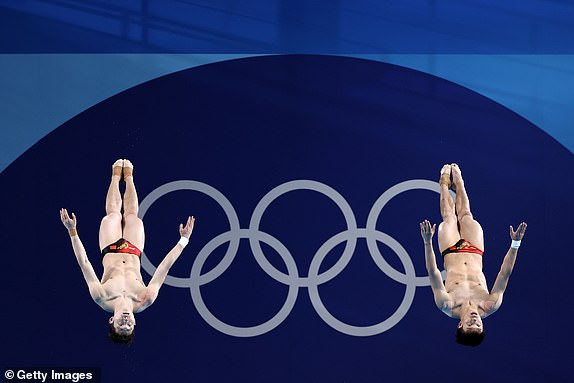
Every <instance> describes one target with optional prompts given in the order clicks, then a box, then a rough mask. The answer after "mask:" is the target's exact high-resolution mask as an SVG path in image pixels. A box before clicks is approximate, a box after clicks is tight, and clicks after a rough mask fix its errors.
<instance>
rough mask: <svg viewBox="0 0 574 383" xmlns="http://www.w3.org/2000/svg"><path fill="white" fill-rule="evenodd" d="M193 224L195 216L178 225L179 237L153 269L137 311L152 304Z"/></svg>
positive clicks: (185, 242) (184, 244)
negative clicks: (153, 271) (141, 303)
mask: <svg viewBox="0 0 574 383" xmlns="http://www.w3.org/2000/svg"><path fill="white" fill-rule="evenodd" d="M194 224H195V218H194V217H188V218H187V223H186V224H185V226H183V224H180V225H179V234H180V235H181V238H180V240H179V242H177V244H176V245H175V246H174V248H173V249H171V251H170V252H169V253H167V255H166V256H165V258H164V259H163V261H161V263H160V264H159V266H158V267H157V269H156V270H155V273H154V274H153V277H152V278H151V280H150V282H149V284H148V286H147V292H146V297H145V298H144V303H143V305H142V306H141V307H140V309H139V311H142V310H144V309H146V308H148V307H149V306H151V305H152V303H153V302H155V300H156V298H157V294H158V293H159V289H160V288H161V286H162V285H163V282H164V281H165V278H166V277H167V273H168V272H169V269H171V267H172V266H173V264H174V263H175V261H177V259H178V258H179V256H180V255H181V253H182V251H183V249H184V248H185V246H187V242H188V241H189V237H191V233H192V232H193V226H194Z"/></svg>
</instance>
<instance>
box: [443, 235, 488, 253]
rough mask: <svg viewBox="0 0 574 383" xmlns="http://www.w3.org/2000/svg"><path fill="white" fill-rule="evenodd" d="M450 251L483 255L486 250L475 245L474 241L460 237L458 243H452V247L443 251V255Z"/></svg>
mask: <svg viewBox="0 0 574 383" xmlns="http://www.w3.org/2000/svg"><path fill="white" fill-rule="evenodd" d="M450 253H474V254H478V255H483V254H484V251H482V250H480V249H479V248H478V247H476V246H474V245H473V244H472V243H470V242H468V241H467V240H465V239H459V240H458V242H457V243H455V244H454V245H452V246H451V247H448V248H446V249H445V250H444V251H443V252H442V256H443V257H444V256H445V255H447V254H450Z"/></svg>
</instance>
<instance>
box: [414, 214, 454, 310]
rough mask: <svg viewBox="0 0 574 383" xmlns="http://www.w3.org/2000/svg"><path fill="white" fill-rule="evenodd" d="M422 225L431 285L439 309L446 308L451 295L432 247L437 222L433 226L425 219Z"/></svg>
mask: <svg viewBox="0 0 574 383" xmlns="http://www.w3.org/2000/svg"><path fill="white" fill-rule="evenodd" d="M420 226H421V236H422V237H423V241H424V244H425V261H426V266H427V271H428V274H429V279H430V285H431V288H432V292H433V295H434V301H435V303H436V305H437V307H438V308H439V309H441V310H445V309H446V305H447V303H448V301H449V295H448V293H447V292H446V289H445V287H444V283H443V281H442V275H441V274H440V271H439V269H438V267H437V265H436V257H435V255H434V250H433V248H432V237H433V235H434V232H435V228H436V224H435V225H432V226H431V224H430V222H429V221H427V220H424V221H423V222H421V225H420Z"/></svg>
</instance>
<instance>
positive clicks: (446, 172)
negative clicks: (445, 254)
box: [438, 165, 460, 252]
mask: <svg viewBox="0 0 574 383" xmlns="http://www.w3.org/2000/svg"><path fill="white" fill-rule="evenodd" d="M440 173H441V176H440V214H441V216H442V223H441V224H440V225H439V226H438V247H439V250H440V251H441V252H442V251H443V250H444V249H446V248H447V247H449V246H452V245H454V244H455V243H456V242H457V241H458V240H459V239H460V234H459V233H458V227H457V220H456V213H455V210H454V201H453V200H452V197H451V196H450V192H449V187H450V173H451V166H450V165H444V166H443V167H442V169H441V171H440Z"/></svg>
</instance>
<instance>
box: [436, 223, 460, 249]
mask: <svg viewBox="0 0 574 383" xmlns="http://www.w3.org/2000/svg"><path fill="white" fill-rule="evenodd" d="M459 239H460V234H459V232H458V226H457V222H456V218H454V219H446V220H444V221H443V222H442V223H441V224H440V225H438V248H439V250H440V251H441V252H443V251H444V250H445V249H446V248H448V247H450V246H452V245H454V244H455V243H457V242H458V240H459Z"/></svg>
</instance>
